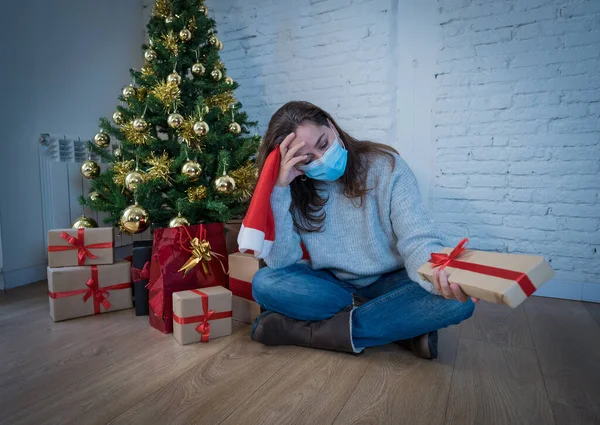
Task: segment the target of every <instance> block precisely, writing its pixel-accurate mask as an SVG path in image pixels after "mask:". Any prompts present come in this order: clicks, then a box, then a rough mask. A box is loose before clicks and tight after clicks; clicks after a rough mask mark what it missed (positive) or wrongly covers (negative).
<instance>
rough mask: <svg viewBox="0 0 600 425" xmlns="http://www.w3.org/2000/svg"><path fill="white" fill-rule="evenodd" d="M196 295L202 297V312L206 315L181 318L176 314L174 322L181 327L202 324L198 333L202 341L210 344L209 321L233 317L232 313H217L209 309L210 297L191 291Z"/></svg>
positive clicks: (197, 330)
mask: <svg viewBox="0 0 600 425" xmlns="http://www.w3.org/2000/svg"><path fill="white" fill-rule="evenodd" d="M191 291H192V292H193V293H194V294H197V295H200V296H201V297H202V311H204V314H201V315H199V316H191V317H179V316H178V315H176V314H175V313H173V320H175V322H177V323H179V324H180V325H189V324H190V323H198V322H200V324H199V325H198V326H196V332H198V333H199V334H200V341H202V342H208V340H209V338H210V323H209V322H208V321H209V320H217V319H226V318H228V317H231V316H232V314H231V311H222V312H219V313H217V312H216V311H215V310H209V309H208V295H207V294H205V293H204V292H202V291H199V290H197V289H192V290H191Z"/></svg>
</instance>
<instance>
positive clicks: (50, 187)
mask: <svg viewBox="0 0 600 425" xmlns="http://www.w3.org/2000/svg"><path fill="white" fill-rule="evenodd" d="M87 158H88V149H87V141H86V140H82V139H80V138H74V137H66V136H54V135H50V134H42V135H41V136H40V145H39V160H40V178H41V187H42V209H43V217H44V238H45V243H46V245H47V244H48V241H47V237H48V230H49V229H64V228H69V227H71V224H72V223H73V221H75V219H76V218H77V217H79V216H81V215H83V214H85V215H87V216H88V217H91V218H93V219H94V220H96V221H97V222H98V225H99V226H106V224H104V222H103V219H104V218H105V217H106V215H105V214H103V213H100V214H98V213H96V212H94V211H92V210H90V209H89V208H83V207H82V206H81V205H79V202H78V198H79V196H80V195H82V194H84V195H87V194H88V193H89V191H90V182H89V180H87V179H85V178H83V177H82V176H81V173H80V172H79V167H80V166H81V163H82V162H83V161H85V160H86V159H87ZM92 159H93V160H95V161H96V162H98V163H99V164H100V167H101V168H102V170H105V169H106V168H107V165H106V164H103V163H102V162H101V160H100V158H98V157H96V156H93V155H92ZM114 232H115V247H127V246H128V245H131V244H132V243H133V241H135V240H146V239H148V240H151V239H152V235H151V233H150V230H147V231H146V232H144V233H141V234H139V235H133V236H131V235H127V234H119V231H118V229H117V228H115V229H114Z"/></svg>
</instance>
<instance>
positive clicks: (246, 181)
mask: <svg viewBox="0 0 600 425" xmlns="http://www.w3.org/2000/svg"><path fill="white" fill-rule="evenodd" d="M229 175H230V176H231V177H232V178H233V179H234V180H235V194H236V195H237V196H239V197H240V199H241V200H242V201H247V200H248V199H250V198H251V197H252V194H253V193H254V188H255V186H256V182H257V180H258V168H256V165H254V164H253V163H251V162H249V163H248V164H246V165H244V166H243V167H241V168H238V169H237V170H235V171H232V172H230V173H229Z"/></svg>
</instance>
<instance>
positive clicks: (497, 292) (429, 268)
mask: <svg viewBox="0 0 600 425" xmlns="http://www.w3.org/2000/svg"><path fill="white" fill-rule="evenodd" d="M467 242H468V239H466V238H465V239H463V240H462V241H461V242H460V243H459V244H458V245H457V246H456V247H455V248H444V249H443V250H442V251H441V252H434V253H432V254H431V259H430V260H429V261H428V262H427V263H425V264H424V265H423V266H422V267H421V268H420V269H419V270H418V273H419V275H420V276H421V277H422V278H423V279H425V280H427V281H429V282H433V273H434V270H435V269H439V270H446V272H447V273H448V282H449V283H455V284H457V285H458V286H460V288H461V289H462V290H463V292H464V293H465V294H467V295H469V296H472V297H476V298H480V299H482V300H485V301H489V302H492V303H497V304H506V305H508V306H510V307H513V308H515V307H517V306H518V305H519V304H521V303H522V302H523V301H525V300H526V299H527V298H528V297H529V296H531V295H532V294H533V293H534V292H535V291H536V290H537V289H538V288H539V287H541V286H542V285H543V284H544V283H545V282H546V281H548V280H549V279H550V278H551V277H552V276H553V275H554V272H553V271H552V268H551V267H550V265H549V264H548V263H547V262H546V260H545V259H544V257H541V256H536V255H521V254H503V253H498V252H485V251H476V250H471V249H466V244H467Z"/></svg>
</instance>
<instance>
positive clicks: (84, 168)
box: [79, 159, 100, 179]
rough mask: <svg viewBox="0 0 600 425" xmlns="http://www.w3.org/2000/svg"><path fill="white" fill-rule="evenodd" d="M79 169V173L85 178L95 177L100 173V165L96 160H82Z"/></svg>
mask: <svg viewBox="0 0 600 425" xmlns="http://www.w3.org/2000/svg"><path fill="white" fill-rule="evenodd" d="M79 171H81V175H82V176H83V177H85V178H86V179H95V178H96V177H98V176H99V175H100V166H99V165H98V163H97V162H96V161H92V160H91V159H88V160H87V161H83V164H81V168H80V169H79Z"/></svg>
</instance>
